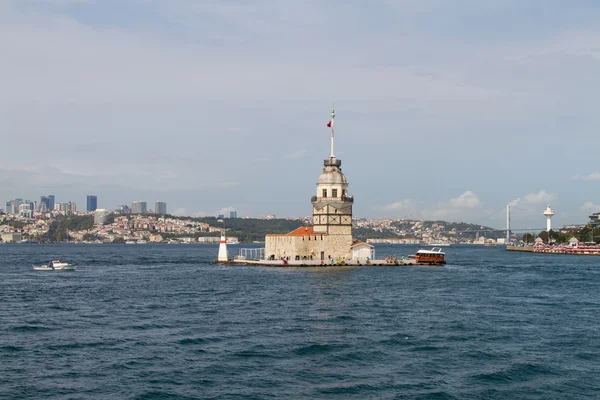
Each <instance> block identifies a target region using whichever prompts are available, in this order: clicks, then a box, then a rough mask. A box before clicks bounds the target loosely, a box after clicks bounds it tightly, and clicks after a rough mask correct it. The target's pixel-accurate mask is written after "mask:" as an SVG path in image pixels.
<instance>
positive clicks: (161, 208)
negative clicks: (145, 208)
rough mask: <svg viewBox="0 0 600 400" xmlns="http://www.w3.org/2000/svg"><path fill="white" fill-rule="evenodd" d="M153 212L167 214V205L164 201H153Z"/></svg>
mask: <svg viewBox="0 0 600 400" xmlns="http://www.w3.org/2000/svg"><path fill="white" fill-rule="evenodd" d="M154 212H155V213H156V214H166V213H167V203H165V202H164V201H155V202H154Z"/></svg>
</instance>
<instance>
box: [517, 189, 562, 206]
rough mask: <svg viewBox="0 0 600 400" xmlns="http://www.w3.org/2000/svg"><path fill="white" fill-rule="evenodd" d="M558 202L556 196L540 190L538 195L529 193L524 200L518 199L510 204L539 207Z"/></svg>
mask: <svg viewBox="0 0 600 400" xmlns="http://www.w3.org/2000/svg"><path fill="white" fill-rule="evenodd" d="M554 200H556V195H555V194H550V193H547V192H546V191H545V190H540V191H539V192H537V193H528V194H526V195H525V196H523V199H521V198H520V197H519V198H516V199H514V200H513V201H511V202H510V203H508V204H509V205H511V206H516V207H518V206H527V205H538V204H546V203H550V202H552V201H554Z"/></svg>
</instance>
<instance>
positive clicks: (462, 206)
mask: <svg viewBox="0 0 600 400" xmlns="http://www.w3.org/2000/svg"><path fill="white" fill-rule="evenodd" d="M478 208H481V200H479V197H478V196H477V195H476V194H475V193H474V192H473V191H471V190H467V191H466V192H464V193H463V194H461V195H460V196H458V197H455V198H451V199H449V200H448V201H447V202H446V203H442V204H438V206H437V207H436V208H435V209H434V210H433V211H429V212H427V211H426V212H424V214H425V215H426V216H427V217H428V218H433V219H445V218H459V217H465V216H468V215H469V214H471V212H472V211H473V210H474V209H478ZM471 216H472V214H471Z"/></svg>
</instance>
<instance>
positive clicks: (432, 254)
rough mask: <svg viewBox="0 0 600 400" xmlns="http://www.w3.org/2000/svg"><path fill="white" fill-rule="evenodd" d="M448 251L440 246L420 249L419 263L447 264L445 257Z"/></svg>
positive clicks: (418, 254)
mask: <svg viewBox="0 0 600 400" xmlns="http://www.w3.org/2000/svg"><path fill="white" fill-rule="evenodd" d="M445 255H446V253H444V252H443V251H442V249H441V248H439V247H434V248H432V249H431V250H419V251H417V254H416V257H415V258H416V259H417V264H430V265H432V264H446V260H445V259H444V257H445Z"/></svg>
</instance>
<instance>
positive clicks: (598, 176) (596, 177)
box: [572, 172, 600, 181]
mask: <svg viewBox="0 0 600 400" xmlns="http://www.w3.org/2000/svg"><path fill="white" fill-rule="evenodd" d="M572 179H574V180H576V181H600V172H592V173H591V174H589V175H583V176H582V175H575V176H574V177H573V178H572Z"/></svg>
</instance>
